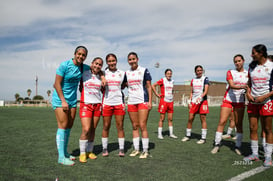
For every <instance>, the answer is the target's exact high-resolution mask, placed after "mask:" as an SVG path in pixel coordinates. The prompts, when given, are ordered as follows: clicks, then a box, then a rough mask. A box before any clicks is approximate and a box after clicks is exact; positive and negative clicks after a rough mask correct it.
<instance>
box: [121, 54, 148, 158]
mask: <svg viewBox="0 0 273 181" xmlns="http://www.w3.org/2000/svg"><path fill="white" fill-rule="evenodd" d="M127 58H128V63H129V65H130V66H131V69H130V70H128V71H126V76H127V85H128V113H129V117H130V119H131V122H132V127H133V145H134V150H133V152H132V153H131V154H130V156H137V155H138V154H140V150H139V141H140V138H139V129H140V131H141V136H142V146H143V152H142V153H141V155H140V156H139V158H147V157H148V156H149V153H148V149H149V136H148V130H147V121H148V116H149V111H150V110H151V108H152V88H151V80H152V77H151V75H150V72H149V71H148V69H147V68H143V67H141V66H139V65H138V60H139V59H138V56H137V54H136V53H135V52H130V53H129V54H128V57H127Z"/></svg>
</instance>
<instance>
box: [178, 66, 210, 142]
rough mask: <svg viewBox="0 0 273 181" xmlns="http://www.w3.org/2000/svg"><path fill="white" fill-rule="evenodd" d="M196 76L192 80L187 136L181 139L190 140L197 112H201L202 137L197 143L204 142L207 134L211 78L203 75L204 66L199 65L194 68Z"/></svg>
mask: <svg viewBox="0 0 273 181" xmlns="http://www.w3.org/2000/svg"><path fill="white" fill-rule="evenodd" d="M194 72H195V75H196V78H194V79H192V81H191V94H190V100H191V102H190V103H189V119H188V124H187V129H186V136H185V137H184V138H182V140H181V141H183V142H185V141H189V140H190V137H191V129H192V123H193V120H194V118H195V115H196V114H200V120H201V124H202V130H201V131H202V133H201V139H200V140H198V141H197V144H204V143H205V142H206V136H207V122H206V115H207V114H208V113H209V108H208V101H207V93H208V89H209V79H208V77H206V76H204V75H203V67H202V66H201V65H197V66H195V68H194Z"/></svg>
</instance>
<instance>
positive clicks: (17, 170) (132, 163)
mask: <svg viewBox="0 0 273 181" xmlns="http://www.w3.org/2000/svg"><path fill="white" fill-rule="evenodd" d="M219 111H220V108H219V107H211V108H210V114H208V116H207V123H208V135H207V143H206V144H203V145H198V144H196V141H197V139H198V138H199V137H200V133H201V124H200V121H199V116H197V117H196V118H195V122H194V124H193V131H192V132H193V137H194V138H193V139H192V140H191V141H189V142H186V143H183V142H181V138H182V137H183V136H184V134H185V129H186V124H187V118H188V112H187V109H186V108H184V107H175V113H174V133H175V134H176V135H177V136H178V137H179V138H178V139H171V138H169V137H168V126H167V121H165V124H164V128H163V131H164V133H165V137H164V140H159V139H157V124H158V119H159V114H158V112H157V109H156V107H154V108H153V110H152V111H151V112H150V116H149V121H148V131H149V137H150V145H149V146H150V150H149V151H150V155H151V156H150V157H149V158H148V159H139V158H138V157H129V153H130V152H131V151H132V133H131V130H132V128H131V123H130V120H129V117H128V115H126V117H125V126H124V129H125V133H126V135H125V139H126V145H125V147H126V148H125V151H126V155H125V157H124V158H120V157H119V156H118V142H117V131H116V128H115V124H114V120H113V121H112V127H111V130H110V137H109V152H110V153H109V157H106V158H104V157H102V155H101V154H102V153H101V132H102V119H101V120H100V123H99V126H98V128H97V131H96V139H95V148H94V152H95V153H96V154H97V155H98V158H97V159H96V160H88V162H87V163H85V164H82V163H80V162H79V161H76V165H74V166H73V167H69V166H63V165H60V164H57V150H56V143H55V135H56V130H57V124H56V119H55V115H54V112H53V110H52V109H51V108H26V107H10V108H8V107H3V108H0V124H1V126H0V140H1V141H0V162H1V164H0V170H1V174H0V180H1V181H2V180H3V181H6V180H27V181H31V180H33V181H34V180H35V181H37V180H39V181H41V180H45V181H54V180H55V179H56V178H58V179H59V181H70V180H71V181H85V180H106V181H107V180H129V181H130V180H132V181H133V180H147V181H148V180H149V181H150V180H168V181H172V180H191V181H194V180H198V181H200V180H228V179H230V178H232V177H234V176H236V175H238V174H240V173H243V172H245V171H248V170H251V169H253V168H256V167H259V166H261V165H262V163H263V162H262V161H258V162H254V163H253V164H252V165H242V164H240V163H242V162H240V161H242V159H243V156H238V155H236V154H235V153H234V152H233V151H232V148H233V146H234V141H233V140H225V141H223V146H222V147H221V150H220V152H219V153H217V154H215V155H212V154H211V153H210V151H211V149H212V144H213V140H214V135H215V130H216V127H217V124H218V119H219ZM225 130H226V129H225ZM244 130H245V131H244V142H243V146H244V150H243V151H244V154H245V155H247V154H249V153H250V148H249V143H248V142H249V130H248V119H247V115H245V119H244ZM80 132H81V124H80V119H79V116H78V115H77V117H76V120H75V123H74V127H73V129H72V132H71V136H70V142H69V151H70V152H72V153H73V154H75V155H78V154H79V144H78V140H79V136H80ZM238 163H239V164H238ZM272 178H273V168H270V169H267V170H266V171H264V172H262V173H260V174H257V175H255V176H252V177H250V178H248V179H247V180H253V181H254V180H258V179H260V180H272Z"/></svg>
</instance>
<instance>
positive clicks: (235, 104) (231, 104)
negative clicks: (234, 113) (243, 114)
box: [221, 100, 245, 108]
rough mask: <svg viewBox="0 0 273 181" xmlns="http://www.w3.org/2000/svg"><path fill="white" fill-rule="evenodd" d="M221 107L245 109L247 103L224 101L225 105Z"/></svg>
mask: <svg viewBox="0 0 273 181" xmlns="http://www.w3.org/2000/svg"><path fill="white" fill-rule="evenodd" d="M221 107H227V108H245V103H244V102H240V103H239V102H229V101H225V100H223V103H222V105H221Z"/></svg>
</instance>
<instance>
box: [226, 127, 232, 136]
mask: <svg viewBox="0 0 273 181" xmlns="http://www.w3.org/2000/svg"><path fill="white" fill-rule="evenodd" d="M232 130H233V128H231V127H228V130H227V134H228V135H231V133H232Z"/></svg>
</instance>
